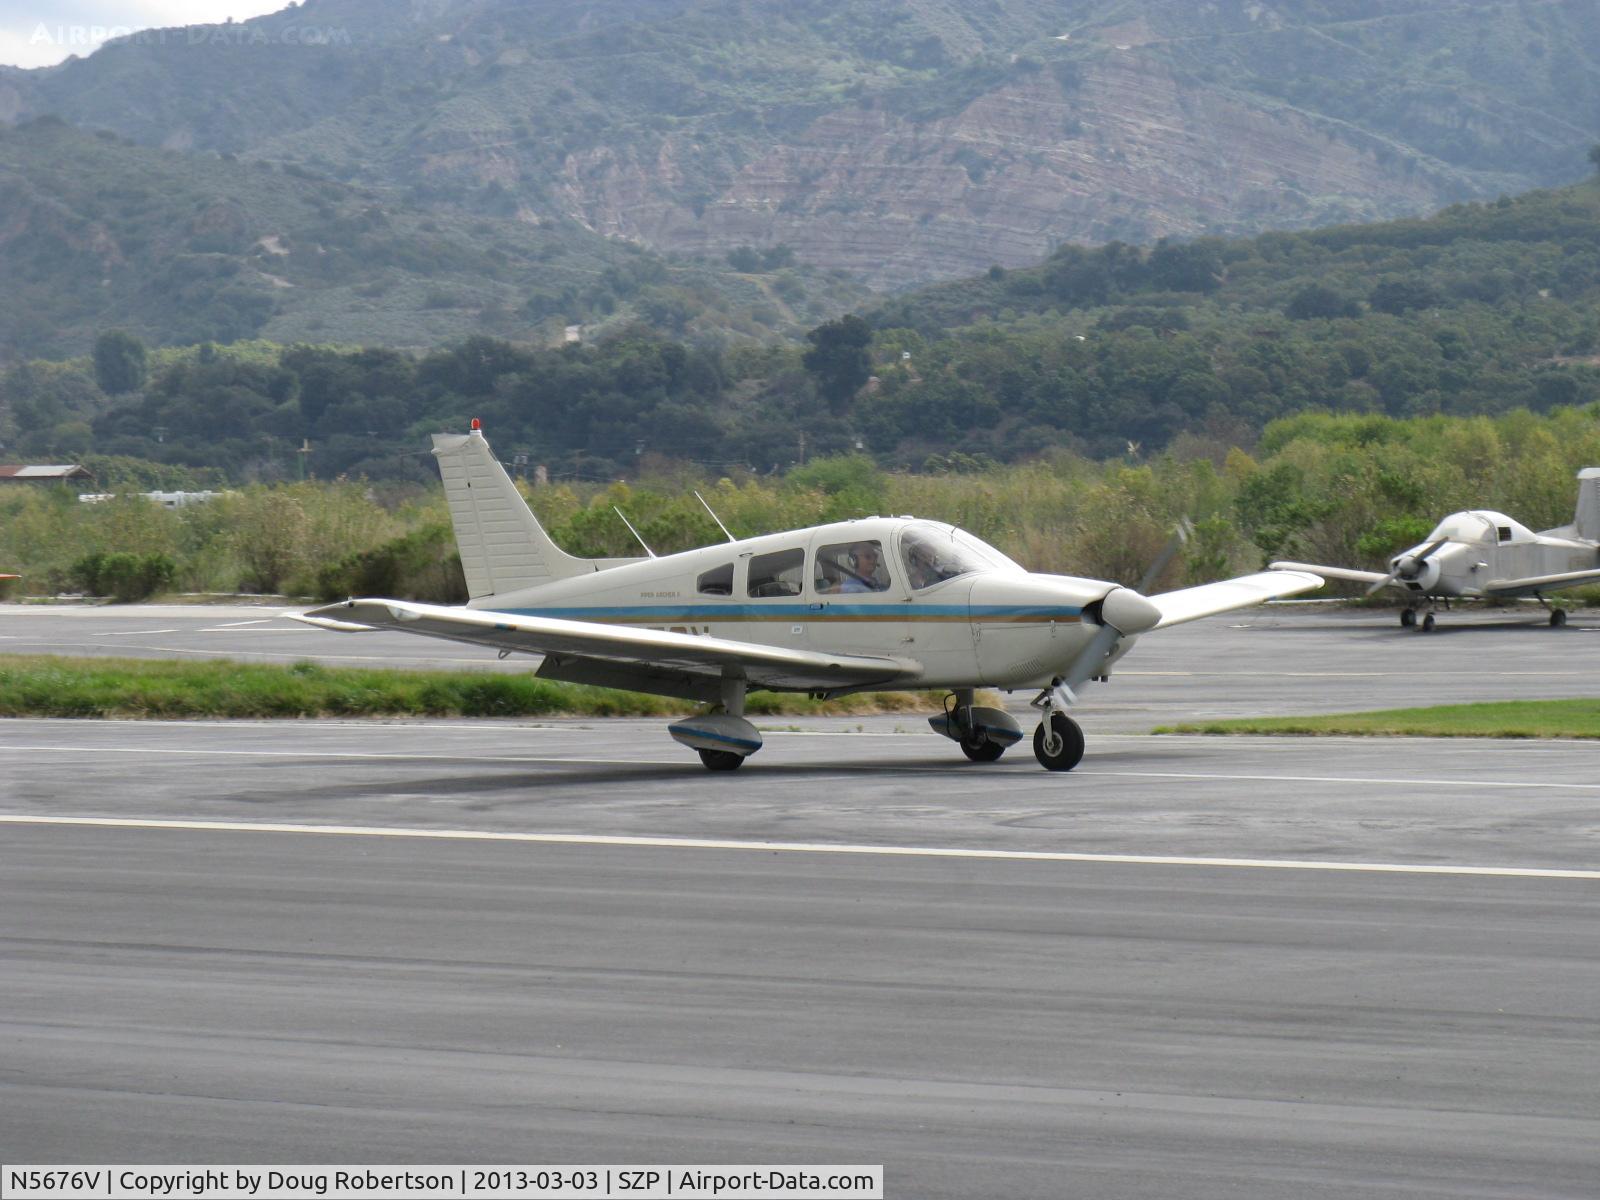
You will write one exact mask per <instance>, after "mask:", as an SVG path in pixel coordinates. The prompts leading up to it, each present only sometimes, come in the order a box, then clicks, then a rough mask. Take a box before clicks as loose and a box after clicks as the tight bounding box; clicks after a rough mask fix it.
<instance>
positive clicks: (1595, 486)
mask: <svg viewBox="0 0 1600 1200" xmlns="http://www.w3.org/2000/svg"><path fill="white" fill-rule="evenodd" d="M1271 569H1272V570H1274V571H1290V572H1294V573H1296V574H1299V573H1304V572H1310V573H1311V574H1313V575H1321V576H1322V577H1323V578H1325V579H1348V580H1350V581H1352V582H1355V583H1366V584H1371V585H1372V586H1370V587H1369V588H1368V589H1367V595H1369V596H1370V595H1372V594H1373V593H1374V592H1376V591H1377V590H1378V589H1379V588H1383V587H1397V588H1401V589H1402V590H1404V591H1405V592H1406V593H1407V594H1408V595H1409V596H1410V597H1411V603H1409V604H1407V605H1406V607H1405V608H1404V609H1402V610H1401V613H1400V624H1402V625H1404V626H1406V627H1407V628H1411V627H1412V626H1415V625H1420V626H1421V627H1422V629H1423V630H1424V632H1431V631H1432V630H1433V627H1434V615H1433V614H1434V607H1435V604H1436V602H1438V601H1440V600H1443V601H1444V606H1445V607H1446V608H1448V607H1449V606H1450V601H1451V600H1454V599H1482V598H1485V597H1499V598H1507V599H1509V598H1514V597H1518V596H1534V597H1536V598H1537V599H1538V600H1539V603H1541V604H1544V605H1545V607H1546V608H1550V606H1549V604H1548V603H1547V602H1546V601H1545V598H1544V594H1545V593H1546V592H1558V591H1561V590H1562V589H1563V588H1569V587H1576V586H1578V585H1579V584H1582V583H1592V582H1594V581H1595V580H1600V467H1585V468H1584V469H1583V470H1581V471H1579V472H1578V505H1577V511H1576V513H1575V514H1574V515H1573V518H1572V524H1570V525H1563V526H1561V527H1560V528H1558V529H1546V530H1545V531H1544V532H1543V533H1534V532H1533V531H1532V530H1531V529H1529V528H1528V527H1527V526H1526V525H1520V524H1518V523H1517V522H1516V521H1513V520H1512V519H1511V518H1510V517H1508V516H1506V515H1505V514H1504V513H1498V512H1491V511H1489V510H1488V509H1471V510H1468V511H1467V512H1458V513H1451V514H1450V515H1449V516H1448V517H1446V518H1445V519H1444V520H1442V521H1440V522H1439V524H1438V525H1437V526H1435V528H1434V530H1433V532H1432V533H1430V534H1429V535H1428V537H1427V540H1426V541H1422V542H1419V543H1417V545H1415V546H1413V547H1411V549H1409V550H1402V551H1401V552H1400V553H1399V554H1396V555H1395V556H1394V557H1393V558H1391V559H1390V560H1389V573H1388V574H1387V575H1385V574H1383V573H1382V572H1380V571H1359V570H1355V569H1354V568H1351V567H1318V566H1312V565H1311V564H1310V563H1300V562H1275V563H1272V564H1271ZM1419 602H1420V603H1424V604H1426V605H1427V611H1426V612H1424V613H1423V614H1422V618H1421V620H1420V621H1419V620H1418V618H1417V610H1418V607H1419ZM1566 623H1567V614H1566V610H1565V609H1560V608H1550V624H1551V625H1554V626H1557V627H1560V626H1562V625H1565V624H1566Z"/></svg>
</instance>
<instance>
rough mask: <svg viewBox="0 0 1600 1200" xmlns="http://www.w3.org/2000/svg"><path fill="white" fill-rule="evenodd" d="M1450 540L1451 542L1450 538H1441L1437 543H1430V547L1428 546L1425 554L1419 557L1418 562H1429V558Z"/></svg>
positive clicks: (1424, 551)
mask: <svg viewBox="0 0 1600 1200" xmlns="http://www.w3.org/2000/svg"><path fill="white" fill-rule="evenodd" d="M1449 540H1450V539H1449V538H1440V539H1439V540H1438V541H1436V542H1429V543H1428V546H1427V549H1425V550H1423V552H1422V553H1421V554H1419V555H1417V561H1418V562H1427V561H1428V556H1429V555H1431V554H1432V553H1433V552H1434V551H1435V550H1437V549H1438V548H1439V547H1440V546H1443V545H1444V544H1445V543H1446V542H1448V541H1449Z"/></svg>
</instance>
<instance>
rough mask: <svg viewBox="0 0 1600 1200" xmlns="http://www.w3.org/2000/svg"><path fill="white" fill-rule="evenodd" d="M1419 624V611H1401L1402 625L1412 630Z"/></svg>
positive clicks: (1411, 609) (1405, 609) (1406, 609)
mask: <svg viewBox="0 0 1600 1200" xmlns="http://www.w3.org/2000/svg"><path fill="white" fill-rule="evenodd" d="M1416 623H1417V610H1416V609H1415V608H1402V609H1401V610H1400V624H1401V625H1403V626H1405V628H1407V629H1410V628H1411V627H1412V626H1413V625H1415V624H1416Z"/></svg>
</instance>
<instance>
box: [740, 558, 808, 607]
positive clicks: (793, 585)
mask: <svg viewBox="0 0 1600 1200" xmlns="http://www.w3.org/2000/svg"><path fill="white" fill-rule="evenodd" d="M805 566H806V552H805V551H804V550H801V549H799V548H798V547H797V548H795V549H793V550H776V551H774V552H773V553H771V554H757V555H756V556H755V557H754V558H752V559H751V560H750V576H749V579H748V581H747V582H746V584H745V590H746V591H748V592H749V593H750V596H751V597H752V598H753V599H759V598H762V597H767V596H798V595H799V594H800V584H801V581H802V580H803V579H805Z"/></svg>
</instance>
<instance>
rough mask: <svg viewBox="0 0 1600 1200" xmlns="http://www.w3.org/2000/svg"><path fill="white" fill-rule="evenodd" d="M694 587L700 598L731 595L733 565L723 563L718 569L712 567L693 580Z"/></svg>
mask: <svg viewBox="0 0 1600 1200" xmlns="http://www.w3.org/2000/svg"><path fill="white" fill-rule="evenodd" d="M694 586H695V590H696V591H697V592H699V593H700V594H701V595H702V596H731V595H733V564H732V563H723V564H722V565H721V566H720V567H712V568H711V570H709V571H707V572H706V573H705V574H704V575H702V576H700V578H699V579H697V580H695V585H694Z"/></svg>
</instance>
